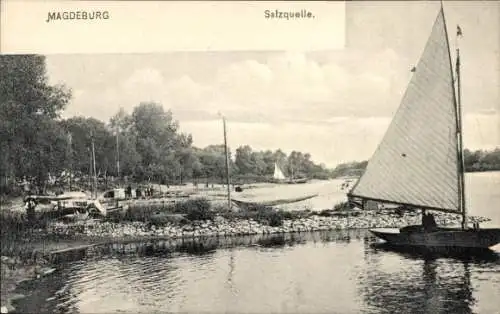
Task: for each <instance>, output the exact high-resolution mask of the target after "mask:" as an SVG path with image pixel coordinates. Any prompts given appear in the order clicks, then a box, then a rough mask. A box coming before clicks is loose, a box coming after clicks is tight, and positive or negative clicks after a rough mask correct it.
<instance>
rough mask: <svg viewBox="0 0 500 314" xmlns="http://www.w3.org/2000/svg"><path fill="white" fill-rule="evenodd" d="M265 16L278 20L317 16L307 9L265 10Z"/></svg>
mask: <svg viewBox="0 0 500 314" xmlns="http://www.w3.org/2000/svg"><path fill="white" fill-rule="evenodd" d="M264 17H265V18H266V19H277V20H299V19H313V18H314V17H315V16H314V14H312V12H310V11H307V10H304V9H302V10H300V11H292V10H290V11H281V10H265V11H264Z"/></svg>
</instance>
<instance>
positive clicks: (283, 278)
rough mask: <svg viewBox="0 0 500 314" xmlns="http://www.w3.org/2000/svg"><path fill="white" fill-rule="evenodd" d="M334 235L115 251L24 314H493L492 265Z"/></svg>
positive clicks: (51, 280) (46, 289) (67, 276)
mask: <svg viewBox="0 0 500 314" xmlns="http://www.w3.org/2000/svg"><path fill="white" fill-rule="evenodd" d="M374 241H375V240H374V238H373V237H371V236H370V235H369V233H368V232H366V231H363V230H357V231H334V232H318V233H300V234H281V235H270V236H252V237H235V238H206V239H198V240H183V241H172V240H155V241H152V240H149V241H143V242H140V243H135V242H121V243H114V244H108V245H103V246H100V247H94V248H92V249H89V250H88V251H87V253H86V254H85V255H84V256H83V257H82V258H83V259H82V260H80V261H77V262H72V263H68V264H64V265H62V266H61V268H60V269H59V270H58V271H57V272H55V273H53V274H52V276H50V277H47V278H44V279H42V280H41V281H39V282H38V283H35V285H34V286H33V287H30V288H25V289H26V290H28V292H29V294H30V295H29V297H28V298H27V299H26V300H25V301H24V302H22V304H20V309H21V310H22V311H23V312H29V313H33V312H51V313H118V312H127V313H132V312H133V313H141V312H142V313H151V312H158V311H162V312H165V311H167V312H199V311H204V312H206V311H209V312H254V313H268V312H275V313H304V312H315V313H318V312H322V313H362V312H363V313H394V312H404V313H440V312H452V313H469V312H472V311H479V312H488V311H487V310H490V309H495V308H496V307H497V304H495V300H496V299H491V298H488V293H490V292H489V291H496V290H495V288H498V286H499V285H500V278H499V275H500V265H499V263H498V255H495V254H493V255H485V256H482V257H481V256H480V257H474V256H470V255H467V256H465V257H461V258H459V257H450V256H440V255H436V254H425V253H419V252H417V251H414V250H409V251H402V250H395V249H394V248H391V247H388V246H383V245H378V244H374Z"/></svg>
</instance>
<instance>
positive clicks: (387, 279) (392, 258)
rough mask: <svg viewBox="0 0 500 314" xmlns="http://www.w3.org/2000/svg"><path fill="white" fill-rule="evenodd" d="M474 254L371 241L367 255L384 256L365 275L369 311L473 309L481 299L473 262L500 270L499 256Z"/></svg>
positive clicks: (364, 290)
mask: <svg viewBox="0 0 500 314" xmlns="http://www.w3.org/2000/svg"><path fill="white" fill-rule="evenodd" d="M471 253H472V252H463V251H462V252H453V251H449V250H447V251H431V252H429V251H425V250H415V249H408V248H401V247H391V246H390V245H387V244H371V245H369V249H368V250H367V254H369V255H372V256H379V257H380V258H379V259H377V258H373V259H371V260H370V262H371V263H368V264H367V265H366V266H367V267H366V269H365V271H364V272H363V274H362V275H361V276H360V282H362V283H363V284H362V285H361V289H360V293H361V294H362V295H363V296H364V299H365V302H366V304H367V307H366V311H365V312H369V313H395V312H410V313H472V312H473V311H474V308H475V307H476V301H477V300H476V299H475V297H474V293H475V291H474V287H473V285H472V284H471V264H473V265H475V266H479V267H485V268H489V269H495V268H496V269H498V266H499V264H498V260H499V256H498V255H497V254H496V253H494V252H492V251H489V250H483V251H476V252H473V253H474V254H471ZM497 280H498V278H497Z"/></svg>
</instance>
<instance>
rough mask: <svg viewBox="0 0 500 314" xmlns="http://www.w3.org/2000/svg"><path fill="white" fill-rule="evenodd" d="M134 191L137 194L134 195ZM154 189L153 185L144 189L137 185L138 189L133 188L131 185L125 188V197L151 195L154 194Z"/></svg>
mask: <svg viewBox="0 0 500 314" xmlns="http://www.w3.org/2000/svg"><path fill="white" fill-rule="evenodd" d="M132 192H135V195H134V196H133V195H132ZM153 193H154V190H153V188H152V187H148V188H145V189H144V191H142V190H141V189H139V187H137V188H136V189H134V190H133V189H132V187H131V186H130V185H129V186H127V188H126V189H125V197H126V198H142V197H151V196H153Z"/></svg>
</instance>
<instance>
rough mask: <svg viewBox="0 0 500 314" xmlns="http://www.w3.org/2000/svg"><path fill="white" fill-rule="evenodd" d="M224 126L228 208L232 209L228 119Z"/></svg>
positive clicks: (223, 121)
mask: <svg viewBox="0 0 500 314" xmlns="http://www.w3.org/2000/svg"><path fill="white" fill-rule="evenodd" d="M222 124H223V126H224V153H225V155H226V184H227V206H228V208H229V209H231V179H230V177H229V154H228V151H227V136H226V118H224V117H222Z"/></svg>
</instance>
